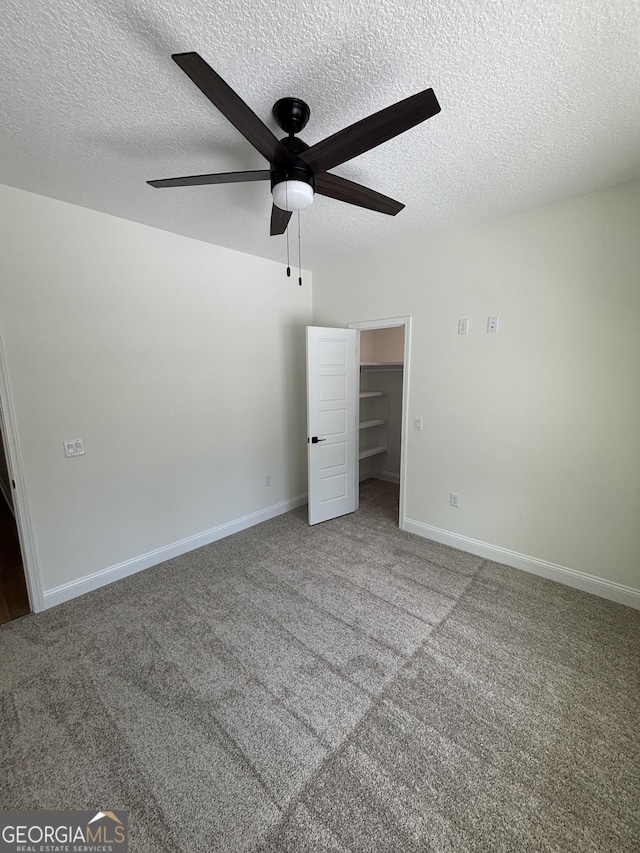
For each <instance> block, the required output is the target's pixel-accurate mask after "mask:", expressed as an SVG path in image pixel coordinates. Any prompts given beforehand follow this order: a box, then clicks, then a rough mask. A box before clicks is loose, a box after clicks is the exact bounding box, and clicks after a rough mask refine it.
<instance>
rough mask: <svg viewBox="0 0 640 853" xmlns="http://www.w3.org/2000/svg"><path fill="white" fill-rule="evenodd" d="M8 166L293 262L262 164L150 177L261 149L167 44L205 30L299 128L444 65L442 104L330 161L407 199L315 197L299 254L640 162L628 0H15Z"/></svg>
mask: <svg viewBox="0 0 640 853" xmlns="http://www.w3.org/2000/svg"><path fill="white" fill-rule="evenodd" d="M2 5H3V27H2V33H1V35H0V48H1V49H0V75H1V79H2V84H1V85H2V121H1V122H0V146H1V150H2V156H1V158H0V182H2V183H5V184H8V185H11V186H15V187H20V188H22V189H25V190H29V191H32V192H36V193H40V194H42V195H46V196H51V197H54V198H58V199H62V200H64V201H69V202H72V203H74V204H78V205H82V206H85V207H89V208H93V209H95V210H100V211H103V212H106V213H111V214H114V215H116V216H121V217H124V218H126V219H132V220H135V221H138V222H142V223H146V224H148V225H152V226H156V227H159V228H163V229H166V230H169V231H174V232H177V233H179V234H184V235H187V236H191V237H195V238H197V239H200V240H206V241H209V242H212V243H217V244H219V245H223V246H228V247H230V248H234V249H238V250H241V251H245V252H250V253H252V254H257V255H261V256H263V257H267V258H272V259H274V260H278V261H281V260H283V258H284V237H277V238H270V237H269V236H268V226H269V212H270V206H271V198H270V193H269V186H268V184H267V183H256V184H233V185H230V186H215V187H212V186H208V187H196V188H178V189H170V190H162V191H160V190H154V189H152V188H151V187H148V186H147V185H146V183H145V181H146V180H149V179H152V178H164V177H173V176H175V175H189V174H199V173H204V172H222V171H232V170H239V169H262V168H265V161H264V160H263V159H262V157H261V156H260V155H259V154H258V153H257V152H256V151H255V150H254V149H253V148H252V147H251V146H250V145H249V143H247V142H246V141H245V140H244V139H243V138H242V137H241V136H240V134H239V133H238V132H237V131H236V130H235V129H234V128H233V127H232V126H231V125H230V124H229V123H228V122H227V121H226V119H224V118H223V117H222V116H221V115H220V113H218V112H217V110H216V109H215V108H214V107H213V106H212V105H211V104H210V103H209V102H208V101H207V99H206V98H205V97H204V96H203V95H202V94H201V93H200V92H199V90H198V89H197V88H196V87H195V86H194V84H193V83H191V81H190V80H189V79H188V78H187V77H186V75H185V74H184V73H183V72H182V71H180V69H179V68H178V67H177V65H175V63H173V62H172V60H171V53H175V52H180V51H186V50H195V51H198V52H199V53H200V54H201V55H202V56H203V57H204V58H205V59H206V60H207V61H208V62H209V63H210V64H211V65H212V66H213V67H214V68H215V69H216V71H218V73H220V74H221V75H222V77H224V79H226V80H227V82H228V83H229V84H230V85H231V86H232V87H233V88H234V89H235V90H236V91H237V92H238V94H239V95H240V96H241V97H242V98H243V99H244V100H245V101H246V102H247V103H248V104H249V105H250V106H251V107H252V108H253V109H254V110H255V111H256V113H257V114H258V115H259V116H260V117H261V118H262V119H263V120H264V121H265V122H266V123H267V124H268V125H269V126H270V127H271V128H272V130H274V132H276V133H278V134H279V133H280V131H279V130H278V129H277V127H276V125H275V123H274V122H273V120H272V118H271V107H272V105H273V103H274V102H275V101H276V100H277V99H278V98H281V97H284V96H287V95H295V96H297V97H301V98H303V99H304V100H306V101H307V102H308V103H309V105H310V107H311V119H310V122H309V124H308V126H307V127H306V128H305V130H304V132H303V133H302V134H301V136H302V138H303V139H304V140H305V141H306V142H308V143H309V144H313V143H314V142H316V141H319V140H320V139H322V138H324V137H325V136H327V135H329V134H331V133H334V132H335V131H336V130H339V129H340V128H342V127H345V126H346V125H349V124H351V123H353V122H354V121H357V120H359V119H361V118H363V117H364V116H366V115H368V114H370V113H372V112H375V111H377V110H379V109H382V108H383V107H385V106H388V105H389V104H391V103H394V102H395V101H397V100H400V99H401V98H404V97H407V96H408V95H411V94H413V93H414V92H417V91H419V90H421V89H425V88H427V87H429V86H432V87H433V89H434V90H435V92H436V94H437V96H438V99H439V101H440V103H441V106H442V112H441V113H440V114H439V115H438V116H436V117H434V118H433V119H431V120H430V121H428V122H426V123H425V124H422V125H419V126H418V127H416V128H414V129H412V130H410V131H408V132H407V133H405V134H403V135H402V136H400V137H397V138H396V139H394V140H392V141H390V142H388V143H386V144H385V145H383V146H381V147H380V148H378V149H376V150H374V151H371V152H369V153H367V154H364V155H362V156H361V157H358V158H356V159H354V160H352V161H350V162H348V163H346V164H344V165H343V166H341V167H338V168H336V169H335V172H336V173H337V174H341V175H343V176H344V177H347V178H350V179H351V180H355V181H358V182H361V183H363V184H365V185H367V186H370V187H372V188H373V189H376V190H378V191H380V192H383V193H385V194H387V195H390V196H392V197H393V198H397V199H398V200H400V201H402V202H404V203H405V204H406V209H405V210H403V211H402V212H401V213H400V214H399V215H398V216H397V217H395V218H391V217H387V216H384V215H382V214H377V213H372V212H369V211H365V210H362V209H360V208H357V207H353V206H351V205H345V204H342V203H340V202H337V201H334V200H332V199H327V198H320V197H319V198H318V199H316V202H315V203H314V205H313V207H312V208H311V209H310V210H308V211H305V212H304V213H303V214H302V233H303V251H304V257H303V264H304V265H305V266H308V267H312V268H313V266H314V265H316V264H318V263H320V262H321V261H322V259H323V258H325V257H326V256H327V254H330V255H331V257H332V258H334V259H335V258H336V257H340V256H344V255H345V254H347V253H351V252H354V251H367V249H368V248H371V247H373V246H380V245H381V244H383V243H384V241H393V242H394V243H395V242H397V241H398V240H402V239H405V238H407V239H409V238H415V237H416V236H419V235H421V234H425V233H428V232H432V231H434V230H437V229H440V228H442V227H447V226H450V225H452V224H455V223H464V222H469V221H476V220H479V219H485V218H490V217H495V216H499V215H501V214H505V213H510V212H514V211H518V210H524V209H527V208H531V207H535V206H538V205H541V204H545V203H548V202H552V201H556V200H559V199H562V198H567V197H570V196H574V195H579V194H581V193H586V192H591V191H594V190H598V189H601V188H604V187H607V186H613V185H616V184H620V183H624V182H626V181H629V180H633V179H634V178H637V177H640V146H639V145H638V139H639V138H640V97H639V95H640V74H639V73H638V72H639V70H640V69H639V60H638V57H639V56H640V4H638V2H637V0H586V2H584V3H582V4H575V3H567V2H566V0H548V1H547V2H542V1H541V0H519V2H518V3H512V2H507V0H431V2H426V0H414V2H411V0H376V2H375V3H372V2H370V0H349V1H348V2H347V0H329V2H321V3H318V2H316V0H297V2H295V3H291V2H284V0H216V2H214V3H212V2H211V0H174V2H170V0H96V2H92V3H87V2H85V0H58V2H56V3H51V2H49V0H4V2H3V4H2Z"/></svg>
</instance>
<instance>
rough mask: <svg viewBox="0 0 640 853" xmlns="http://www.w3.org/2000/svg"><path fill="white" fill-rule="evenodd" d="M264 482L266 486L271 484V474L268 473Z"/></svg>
mask: <svg viewBox="0 0 640 853" xmlns="http://www.w3.org/2000/svg"><path fill="white" fill-rule="evenodd" d="M264 484H265V486H270V485H271V474H267V476H266V477H265V478H264Z"/></svg>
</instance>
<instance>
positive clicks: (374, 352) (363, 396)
mask: <svg viewBox="0 0 640 853" xmlns="http://www.w3.org/2000/svg"><path fill="white" fill-rule="evenodd" d="M403 368H404V326H393V327H390V328H382V329H364V330H362V331H361V332H360V424H359V426H360V429H359V441H360V444H359V464H360V480H366V479H368V478H369V477H375V478H376V479H378V480H387V481H388V482H391V483H399V482H400V445H401V437H402V386H403Z"/></svg>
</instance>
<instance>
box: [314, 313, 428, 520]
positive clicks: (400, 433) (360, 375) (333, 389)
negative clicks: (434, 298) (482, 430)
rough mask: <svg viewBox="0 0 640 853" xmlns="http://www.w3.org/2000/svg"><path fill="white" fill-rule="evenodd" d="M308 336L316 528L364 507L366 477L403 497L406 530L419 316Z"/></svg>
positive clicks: (400, 517)
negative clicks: (414, 324) (412, 370)
mask: <svg viewBox="0 0 640 853" xmlns="http://www.w3.org/2000/svg"><path fill="white" fill-rule="evenodd" d="M369 333H370V334H369ZM306 336H307V470H308V518H309V524H317V523H319V522H322V521H328V520H330V519H333V518H338V517H339V516H341V515H345V514H347V513H350V512H354V511H355V510H357V509H358V504H359V482H360V480H361V479H365V478H368V479H373V478H374V477H376V478H377V481H378V482H385V481H386V482H387V483H389V484H392V485H393V486H394V487H395V488H396V491H397V493H399V494H398V495H397V504H398V509H397V516H398V522H399V527H400V528H401V529H404V525H405V488H406V487H405V483H406V478H405V471H406V439H407V421H408V417H407V398H408V387H409V384H408V383H409V355H410V351H411V318H410V317H394V318H391V319H388V320H368V321H364V322H360V323H350V324H349V327H348V328H346V329H344V328H335V327H321V326H307V329H306ZM361 338H362V341H363V343H362V346H361ZM361 349H362V357H361ZM361 362H362V363H361ZM374 457H377V458H375V459H374ZM365 460H368V461H366V462H365ZM361 464H362V465H363V468H362V470H361V469H360V465H361ZM365 465H366V466H367V467H365Z"/></svg>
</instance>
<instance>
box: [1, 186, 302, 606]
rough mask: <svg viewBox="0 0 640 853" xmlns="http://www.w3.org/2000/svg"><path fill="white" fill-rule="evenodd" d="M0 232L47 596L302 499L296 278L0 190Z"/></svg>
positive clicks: (5, 333) (17, 403)
mask: <svg viewBox="0 0 640 853" xmlns="http://www.w3.org/2000/svg"><path fill="white" fill-rule="evenodd" d="M0 241H1V246H0V270H1V272H0V335H1V336H2V341H3V343H4V349H5V353H6V363H7V370H8V377H9V383H10V388H11V394H12V397H13V402H14V407H15V415H16V421H17V427H18V433H19V441H20V448H21V455H22V463H23V466H24V472H25V486H26V490H27V499H28V506H29V510H30V514H31V522H32V527H33V534H34V539H35V546H36V553H37V562H38V564H39V567H40V571H41V574H42V580H43V586H44V589H45V590H49V591H51V590H56V589H58V588H59V587H60V586H61V585H65V584H72V585H73V583H74V582H76V581H78V580H79V579H82V578H85V577H87V576H88V575H92V574H93V573H95V572H101V571H103V570H105V569H109V568H110V567H113V566H116V565H118V564H121V563H127V562H128V561H131V560H135V559H136V558H138V557H139V556H140V555H144V554H148V553H149V552H153V551H155V550H156V549H160V552H162V549H165V548H166V547H167V546H168V545H170V544H171V543H176V542H179V541H181V540H184V539H186V538H189V537H193V536H196V537H197V536H198V535H199V534H201V533H203V532H206V531H211V530H212V529H214V528H217V527H219V526H220V525H224V524H226V523H228V522H232V521H234V520H237V519H240V518H242V517H244V516H247V515H251V514H254V513H260V512H261V511H262V510H265V509H266V508H269V507H274V506H275V507H277V506H278V505H280V504H282V503H283V502H286V501H290V500H292V499H294V498H296V497H297V496H300V495H303V494H304V493H305V492H306V461H305V460H306V427H305V402H304V401H305V396H304V395H305V388H304V381H305V380H304V326H305V325H306V324H308V323H309V322H310V321H311V288H310V282H311V276H310V275H309V274H306V275H305V278H304V281H305V286H303V287H302V288H300V287H298V286H297V282H295V281H294V280H293V279H290V278H287V277H286V275H285V272H284V266H281V265H279V264H276V263H273V262H271V261H266V260H262V259H260V258H257V257H253V256H250V255H244V254H241V253H238V252H233V251H231V250H227V249H222V248H219V247H215V246H212V245H209V244H205V243H200V242H198V241H195V240H189V239H186V238H184V237H180V236H177V235H175V234H170V233H166V232H162V231H159V230H156V229H152V228H148V227H146V226H142V225H138V224H135V223H132V222H128V221H125V220H122V219H117V218H114V217H110V216H106V215H103V214H100V213H96V212H93V211H89V210H84V209H82V208H78V207H75V206H72V205H69V204H65V203H61V202H58V201H54V200H51V199H47V198H43V197H40V196H36V195H33V194H30V193H25V192H21V191H19V190H15V189H11V188H8V187H0ZM71 438H82V439H84V443H85V449H86V455H85V456H82V457H77V458H72V459H66V458H65V457H64V454H63V445H62V442H63V440H64V439H71ZM267 474H271V475H272V486H271V487H269V488H265V486H264V478H265V475H267ZM161 558H162V553H160V554H159V556H158V559H161ZM78 591H81V589H80V588H79V587H76V589H75V594H77V592H78ZM71 594H74V591H73V590H72V591H70V592H69V593H68V594H65V596H63V597H69V596H70V595H71ZM54 600H56V598H55V596H54V598H53V599H51V601H54ZM50 603H51V602H50Z"/></svg>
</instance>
